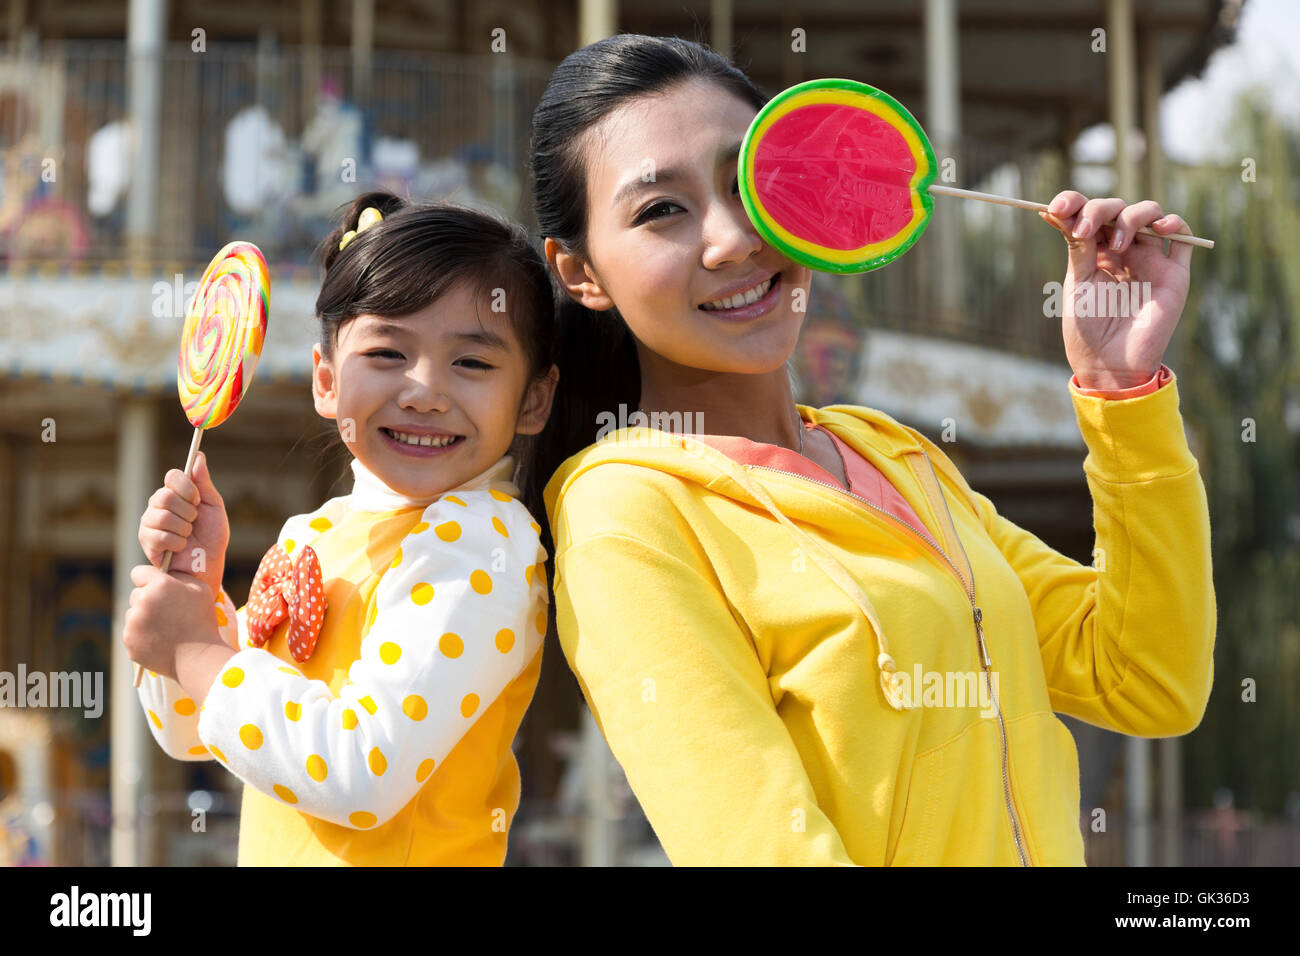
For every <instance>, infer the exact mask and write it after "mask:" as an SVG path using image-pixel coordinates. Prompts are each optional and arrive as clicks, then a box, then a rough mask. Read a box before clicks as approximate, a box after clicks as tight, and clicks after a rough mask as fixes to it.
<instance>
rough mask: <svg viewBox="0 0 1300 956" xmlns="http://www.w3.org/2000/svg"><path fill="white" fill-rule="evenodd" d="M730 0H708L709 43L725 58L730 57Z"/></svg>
mask: <svg viewBox="0 0 1300 956" xmlns="http://www.w3.org/2000/svg"><path fill="white" fill-rule="evenodd" d="M732 17H733V11H732V4H731V0H710V3H709V45H710V46H711V47H713V49H715V50H717V51H718V52H719V53H721V54H722V55H723V56H725V57H726V58H727V59H731V52H732V51H731V44H732V39H731V38H732Z"/></svg>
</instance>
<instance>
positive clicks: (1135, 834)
mask: <svg viewBox="0 0 1300 956" xmlns="http://www.w3.org/2000/svg"><path fill="white" fill-rule="evenodd" d="M1133 33H1134V28H1133V4H1132V2H1131V0H1107V6H1106V34H1107V36H1106V66H1107V68H1108V72H1109V76H1108V79H1109V86H1110V91H1109V92H1110V123H1111V127H1112V128H1113V129H1114V131H1115V195H1116V196H1119V197H1121V198H1122V199H1125V200H1127V201H1128V202H1136V201H1137V199H1138V198H1139V197H1138V195H1137V194H1138V166H1137V162H1136V161H1135V160H1134V157H1133V126H1134V119H1135V93H1136V91H1137V84H1136V82H1135V73H1136V69H1135V68H1136V66H1137V61H1136V55H1135V53H1136V51H1135V49H1134V37H1133ZM1124 803H1125V808H1124V816H1125V819H1126V820H1127V821H1128V829H1127V832H1126V833H1125V840H1124V847H1125V852H1124V856H1125V863H1127V865H1129V866H1150V865H1151V742H1150V741H1149V740H1145V739H1143V738H1140V737H1130V738H1129V739H1128V741H1127V743H1126V745H1125V748H1124Z"/></svg>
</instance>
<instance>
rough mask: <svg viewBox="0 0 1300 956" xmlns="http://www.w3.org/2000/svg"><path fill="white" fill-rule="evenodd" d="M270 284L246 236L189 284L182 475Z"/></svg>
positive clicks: (230, 400)
mask: <svg viewBox="0 0 1300 956" xmlns="http://www.w3.org/2000/svg"><path fill="white" fill-rule="evenodd" d="M270 289H271V278H270V274H269V273H268V272H267V269H266V259H265V257H263V255H262V250H260V249H258V248H257V246H255V245H253V244H252V243H251V242H232V243H230V244H229V245H227V246H226V247H225V248H224V249H222V250H221V251H220V252H218V253H217V254H216V256H215V257H213V259H212V261H211V262H210V263H208V267H207V269H206V270H204V272H203V278H202V279H200V280H199V287H198V288H197V289H196V290H194V298H193V299H191V300H190V305H189V308H188V309H187V310H186V311H185V328H184V329H183V330H182V332H181V350H180V356H179V357H178V358H177V360H176V389H177V391H179V392H180V396H181V406H182V407H183V408H184V409H185V417H186V418H188V419H189V420H190V424H191V425H193V426H194V438H193V439H192V440H191V441H190V453H189V457H188V458H186V460H185V476H186V477H187V478H188V477H191V476H192V475H193V474H194V462H195V460H196V459H197V458H198V454H199V442H200V441H202V439H203V431H204V429H207V428H213V427H214V426H216V425H220V424H221V423H222V422H224V421H225V420H226V419H227V418H229V417H230V413H231V412H233V411H234V410H235V406H236V405H238V404H239V400H240V399H241V398H243V397H244V392H246V391H248V385H249V383H250V382H251V381H252V380H253V372H254V371H255V370H256V369H257V360H258V357H259V356H261V354H262V343H263V342H264V341H265V340H266V319H267V309H268V303H269V302H270ZM173 553H174V552H171V551H167V552H165V553H164V554H163V559H162V565H161V566H162V569H163V570H164V571H166V570H168V569H170V568H171V564H172V554H173ZM143 677H144V669H143V668H141V667H140V666H139V665H136V671H135V686H136V687H139V686H140V681H141V680H142V679H143Z"/></svg>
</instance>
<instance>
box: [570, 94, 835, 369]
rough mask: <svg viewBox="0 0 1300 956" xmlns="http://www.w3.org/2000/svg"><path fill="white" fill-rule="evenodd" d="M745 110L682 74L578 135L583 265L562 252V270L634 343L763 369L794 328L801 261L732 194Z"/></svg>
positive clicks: (803, 283) (802, 288)
mask: <svg viewBox="0 0 1300 956" xmlns="http://www.w3.org/2000/svg"><path fill="white" fill-rule="evenodd" d="M755 113H756V110H755V109H754V107H752V106H751V105H749V104H748V103H746V102H745V101H744V100H742V99H740V98H739V97H737V96H736V95H734V94H733V93H731V92H729V91H727V90H726V89H725V88H723V87H721V86H719V85H718V84H716V83H711V82H707V81H697V80H693V81H689V82H685V83H681V84H678V85H676V86H673V87H671V88H670V89H668V90H667V91H664V92H662V93H657V94H651V95H646V96H642V97H638V98H637V99H635V100H632V101H629V102H628V103H626V104H624V105H623V106H622V107H620V108H619V109H617V110H615V111H614V112H613V113H611V114H609V115H608V116H607V117H606V118H605V119H604V120H603V121H601V122H600V123H599V124H598V125H597V126H595V127H593V128H592V129H590V130H588V131H587V133H586V134H585V135H584V138H583V143H582V147H583V152H584V155H585V158H586V169H587V203H588V214H587V248H586V252H587V258H586V260H585V262H582V263H581V266H582V267H583V268H582V269H581V271H582V273H585V275H580V274H578V269H577V267H576V266H575V265H574V264H572V263H571V264H570V266H569V269H568V270H567V271H568V272H569V275H566V274H565V272H566V270H565V268H564V267H562V266H561V267H560V269H559V271H560V273H561V277H562V278H563V279H565V282H566V285H567V286H568V287H569V288H570V290H571V291H575V292H577V293H578V295H577V297H578V298H579V299H580V301H582V302H583V303H584V304H585V305H587V306H589V307H590V308H596V309H608V308H610V307H611V306H614V307H617V308H618V311H619V313H620V314H621V315H622V316H623V318H624V319H625V320H626V321H627V324H628V327H629V328H630V329H631V330H632V334H633V335H635V336H636V338H637V339H638V340H639V341H640V343H641V345H642V347H643V348H645V349H649V350H650V351H652V352H654V353H656V354H657V355H658V356H659V357H660V359H662V360H666V361H667V362H669V363H672V364H675V365H679V366H686V367H688V368H692V369H705V370H709V371H715V372H728V373H741V374H761V373H764V372H770V371H772V370H773V369H776V368H779V367H780V366H781V365H783V364H784V363H785V361H786V360H787V359H788V358H789V357H790V355H791V353H792V352H793V351H794V347H795V343H796V341H797V339H798V337H799V329H800V326H801V325H802V323H803V319H804V316H805V308H806V303H807V299H808V285H809V281H810V278H811V276H810V273H809V271H808V269H807V268H806V267H804V266H799V265H796V264H794V263H792V262H791V261H790V260H789V259H787V258H785V257H784V256H783V255H781V254H780V253H779V252H777V251H776V250H775V249H773V248H771V247H770V246H768V245H767V244H765V243H764V242H763V240H762V239H761V238H760V237H759V235H758V233H757V232H756V231H755V229H754V226H753V224H752V223H751V222H750V221H749V217H748V216H746V214H745V209H744V206H743V205H742V204H741V201H740V191H739V188H738V185H737V179H736V173H737V167H738V153H739V150H740V143H741V140H742V139H743V138H744V136H745V132H746V130H748V129H749V125H750V123H751V122H752V121H753V119H754V115H755ZM571 278H572V279H573V281H570V279H571ZM575 286H577V288H575Z"/></svg>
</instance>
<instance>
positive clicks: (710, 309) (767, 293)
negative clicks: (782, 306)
mask: <svg viewBox="0 0 1300 956" xmlns="http://www.w3.org/2000/svg"><path fill="white" fill-rule="evenodd" d="M780 301H781V273H779V272H777V273H774V274H772V275H770V276H768V277H767V278H766V279H763V280H761V281H760V282H758V283H751V284H749V285H742V287H741V291H739V292H733V293H730V294H724V295H722V296H720V297H718V298H716V299H713V300H712V301H709V302H705V303H704V304H703V305H700V306H698V308H699V309H700V311H702V312H707V313H709V315H712V316H716V317H718V318H720V319H727V320H728V321H733V322H744V321H747V320H749V319H756V318H758V317H759V316H760V315H767V313H769V312H771V311H772V310H773V309H774V308H776V305H777V303H778V302H780Z"/></svg>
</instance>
